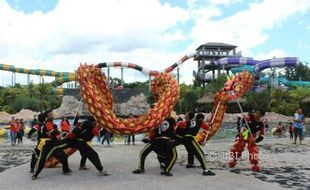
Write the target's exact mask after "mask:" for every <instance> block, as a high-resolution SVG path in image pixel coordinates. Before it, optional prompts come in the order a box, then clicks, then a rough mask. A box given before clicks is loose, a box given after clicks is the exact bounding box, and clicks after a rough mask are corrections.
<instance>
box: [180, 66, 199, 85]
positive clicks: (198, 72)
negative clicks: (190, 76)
mask: <svg viewBox="0 0 310 190" xmlns="http://www.w3.org/2000/svg"><path fill="white" fill-rule="evenodd" d="M198 73H199V72H198ZM177 79H178V84H180V67H177Z"/></svg>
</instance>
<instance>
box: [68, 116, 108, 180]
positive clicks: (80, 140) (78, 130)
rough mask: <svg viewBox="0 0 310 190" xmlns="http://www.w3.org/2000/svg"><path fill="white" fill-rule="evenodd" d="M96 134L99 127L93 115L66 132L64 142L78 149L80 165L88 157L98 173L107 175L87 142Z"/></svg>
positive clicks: (96, 154)
mask: <svg viewBox="0 0 310 190" xmlns="http://www.w3.org/2000/svg"><path fill="white" fill-rule="evenodd" d="M98 135H99V128H98V127H97V122H96V120H95V119H94V118H93V117H89V118H88V119H87V120H86V121H84V122H82V123H80V124H79V125H77V126H76V127H75V128H74V129H73V130H72V131H71V132H69V133H68V134H67V136H66V138H65V144H67V147H70V148H76V149H78V150H79V151H80V153H81V155H82V160H81V163H82V164H81V165H82V166H83V163H84V166H85V162H86V158H88V159H89V160H90V162H91V163H92V164H93V165H94V166H95V167H96V169H97V170H98V171H99V173H98V175H100V176H108V175H110V174H109V173H108V172H107V171H105V170H104V169H103V167H102V164H101V162H100V159H99V156H98V153H97V152H96V151H95V150H94V149H93V148H92V147H91V146H90V145H89V144H88V143H87V142H89V141H91V140H92V139H93V137H94V136H98ZM67 147H66V148H67ZM82 166H81V167H82ZM80 169H81V168H80Z"/></svg>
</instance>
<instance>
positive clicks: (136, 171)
mask: <svg viewBox="0 0 310 190" xmlns="http://www.w3.org/2000/svg"><path fill="white" fill-rule="evenodd" d="M132 173H134V174H142V173H144V170H140V169H136V170H134V171H132Z"/></svg>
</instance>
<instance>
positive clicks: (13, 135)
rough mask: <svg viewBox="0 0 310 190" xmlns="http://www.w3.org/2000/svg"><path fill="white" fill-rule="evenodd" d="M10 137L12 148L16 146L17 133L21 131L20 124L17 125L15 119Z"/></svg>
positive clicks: (11, 123) (11, 125) (12, 121)
mask: <svg viewBox="0 0 310 190" xmlns="http://www.w3.org/2000/svg"><path fill="white" fill-rule="evenodd" d="M9 124H10V137H11V144H12V146H15V145H16V137H17V132H18V130H19V128H18V124H17V123H16V120H15V118H14V117H12V120H11V121H10V123H9Z"/></svg>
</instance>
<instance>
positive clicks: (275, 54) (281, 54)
mask: <svg viewBox="0 0 310 190" xmlns="http://www.w3.org/2000/svg"><path fill="white" fill-rule="evenodd" d="M286 56H289V55H288V54H287V53H286V52H285V51H284V50H282V49H274V50H272V51H269V52H266V53H259V54H256V55H255V56H254V58H255V59H257V60H264V59H272V58H279V57H286Z"/></svg>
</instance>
